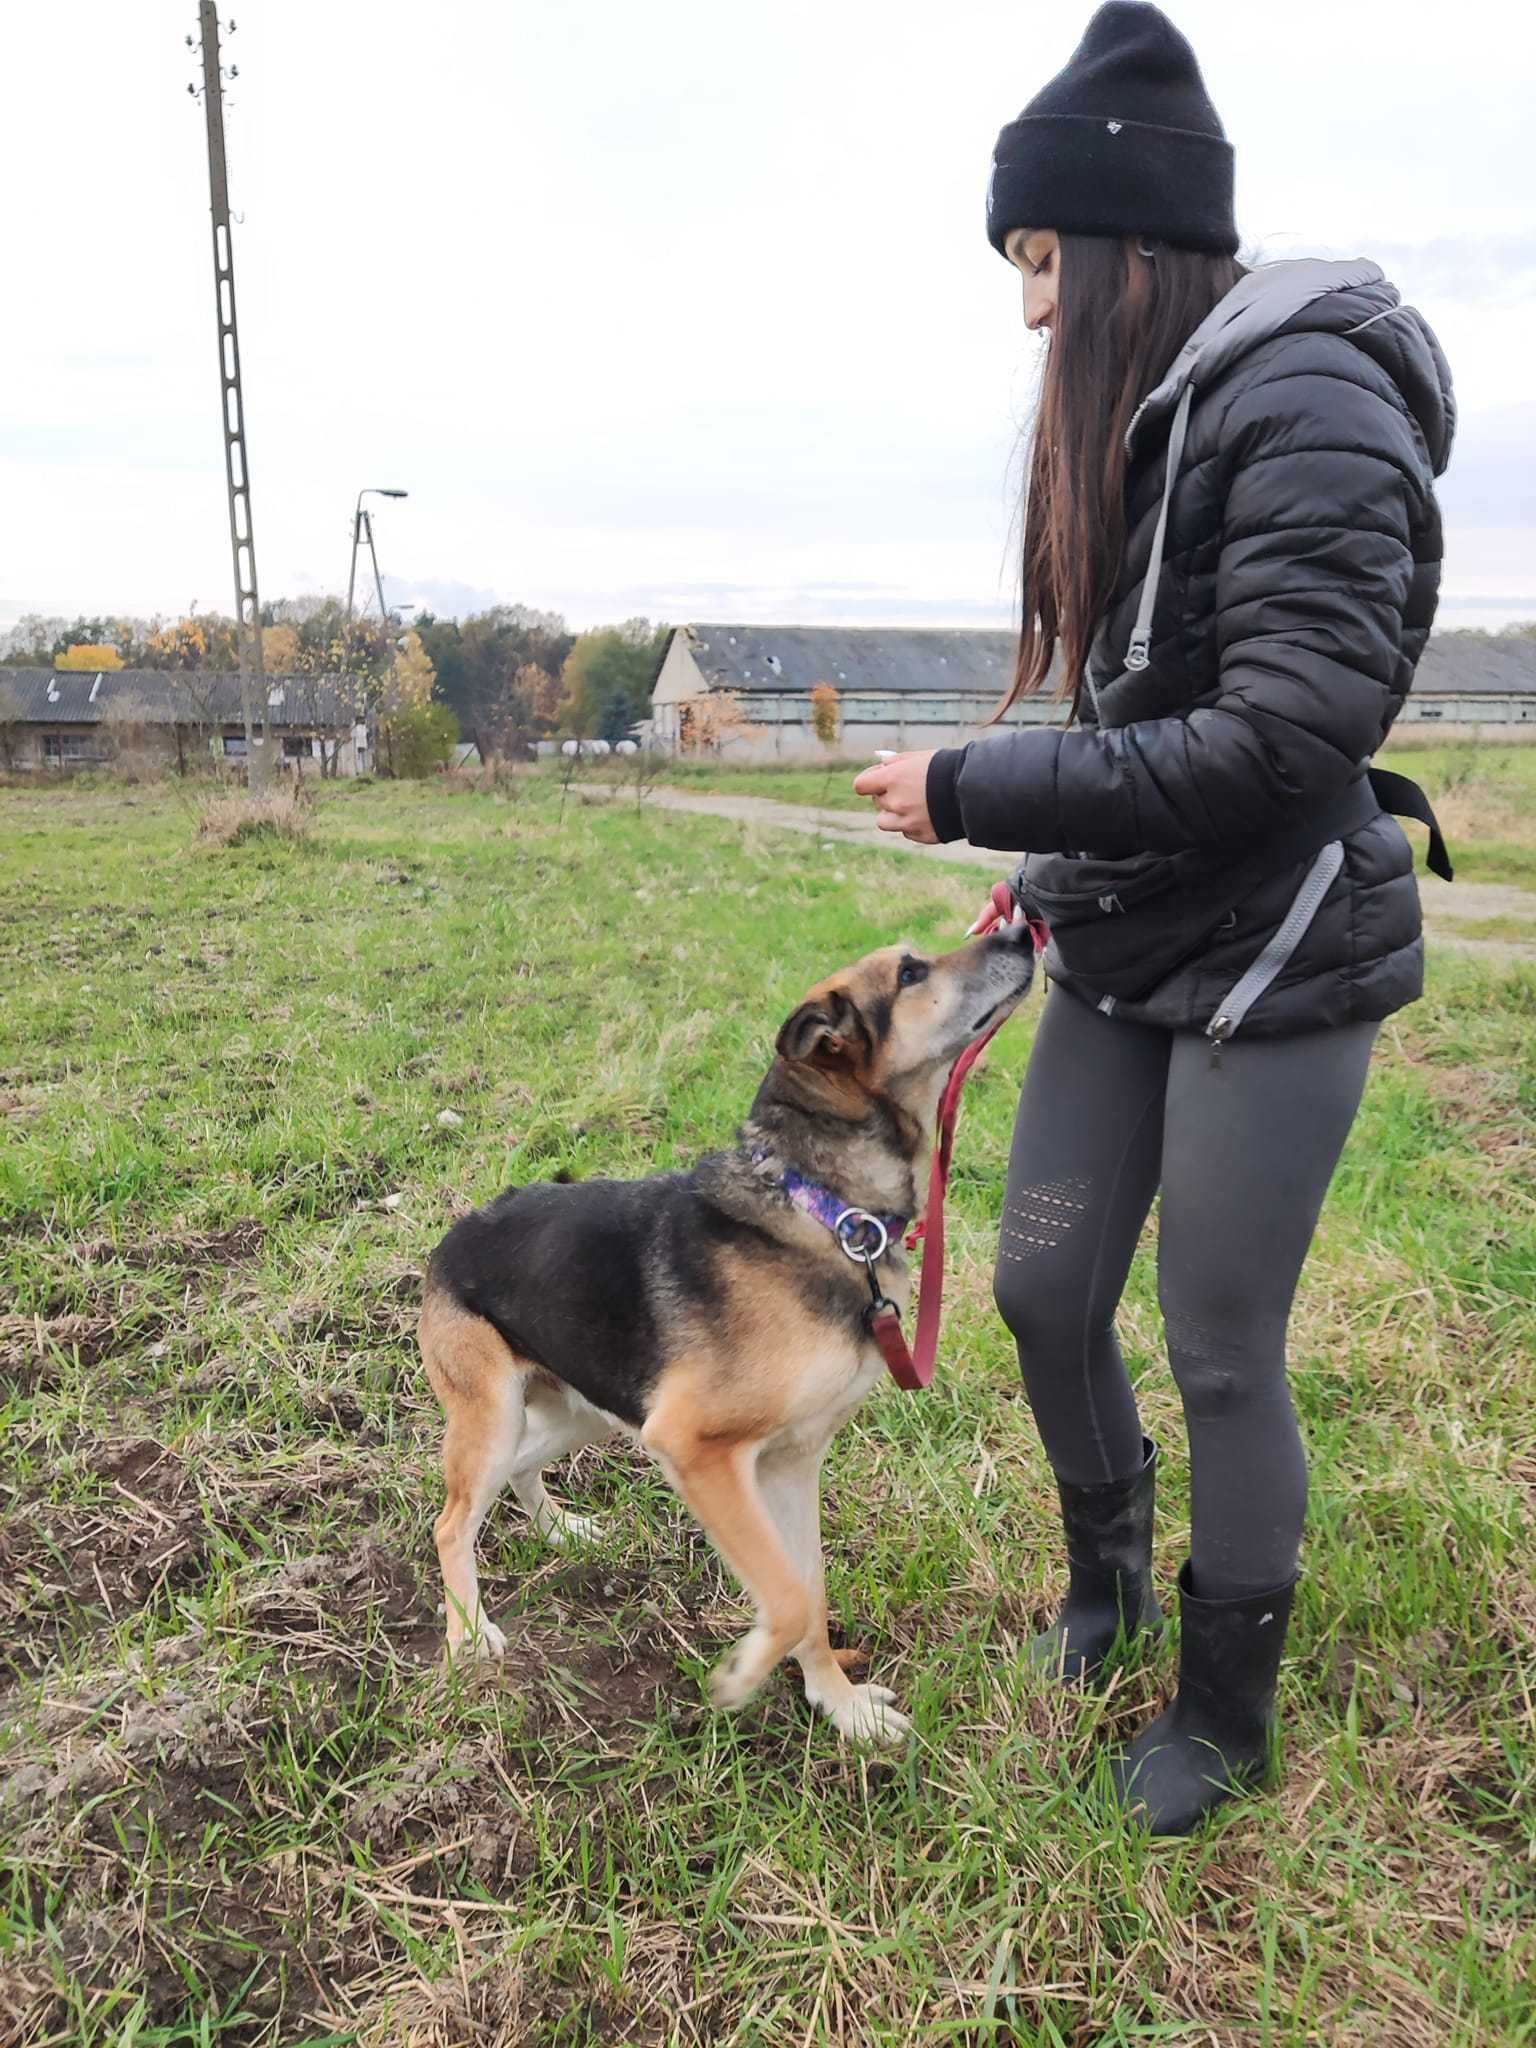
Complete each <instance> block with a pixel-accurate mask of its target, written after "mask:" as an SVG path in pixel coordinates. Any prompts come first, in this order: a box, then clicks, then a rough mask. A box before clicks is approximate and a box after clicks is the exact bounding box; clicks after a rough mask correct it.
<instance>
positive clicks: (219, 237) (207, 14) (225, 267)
mask: <svg viewBox="0 0 1536 2048" xmlns="http://www.w3.org/2000/svg"><path fill="white" fill-rule="evenodd" d="M197 14H198V25H199V27H200V28H201V30H202V38H203V112H204V114H205V116H206V117H207V122H208V196H209V200H210V203H211V205H212V209H213V283H214V294H215V298H216V300H217V310H218V319H219V388H220V393H221V396H222V401H223V411H224V475H225V480H226V483H227V485H228V490H229V545H230V553H231V556H232V557H233V560H234V568H235V620H236V625H237V628H238V631H239V636H240V713H241V717H242V718H243V719H244V721H245V765H246V784H247V787H248V788H250V789H251V790H254V791H258V792H259V791H261V790H263V789H265V788H266V786H267V783H268V782H269V781H270V779H271V774H272V749H271V745H270V743H269V741H268V737H267V727H266V688H265V672H264V669H263V666H262V658H261V599H260V598H259V596H258V595H257V591H256V537H255V534H254V532H253V531H252V528H251V472H250V466H249V464H248V463H247V461H246V454H245V402H244V400H243V398H242V397H241V393H240V336H239V332H238V330H237V329H236V326H235V252H234V247H233V245H232V243H231V241H230V235H229V179H228V174H227V172H226V169H225V164H224V82H223V75H222V73H221V71H220V68H219V14H218V8H217V6H216V4H215V0H199V6H198V10H197ZM230 26H231V28H233V26H234V24H233V22H231V24H230ZM187 40H188V42H190V41H191V40H192V38H191V37H190V36H189V37H188V38H187ZM189 90H195V88H189Z"/></svg>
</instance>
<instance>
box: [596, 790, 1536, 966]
mask: <svg viewBox="0 0 1536 2048" xmlns="http://www.w3.org/2000/svg"><path fill="white" fill-rule="evenodd" d="M613 794H614V795H616V796H617V795H623V794H626V792H623V791H620V790H615V791H614V792H613ZM646 802H647V803H651V804H655V805H658V806H659V807H660V808H661V809H662V810H665V811H693V812H695V813H698V814H700V815H703V816H706V817H712V818H734V819H736V820H737V822H738V823H739V824H743V825H772V826H776V827H777V828H778V829H779V830H781V831H787V832H809V833H812V834H813V835H814V836H815V837H817V838H819V839H821V840H822V841H823V842H828V843H833V844H837V845H841V846H865V847H876V848H883V849H884V850H885V851H886V852H889V853H904V854H907V855H909V856H913V857H915V858H917V859H918V860H936V861H948V862H952V863H958V864H959V865H961V866H963V867H974V868H985V869H986V870H987V872H988V873H989V874H990V875H992V876H994V877H996V876H998V875H1005V874H1007V873H1009V872H1010V870H1011V869H1012V868H1013V867H1014V866H1015V865H1016V861H1017V856H1016V855H1013V854H1007V853H992V852H989V851H988V850H987V849H986V848H985V847H981V846H969V845H967V844H966V842H965V841H964V840H957V841H955V842H953V843H952V844H951V845H949V846H914V845H913V844H912V842H911V841H910V840H907V839H902V838H900V837H899V836H898V835H897V834H896V833H894V832H882V831H881V830H880V829H879V827H878V826H877V825H876V824H875V821H874V817H873V815H870V816H866V815H865V814H864V813H863V812H861V811H828V810H821V809H819V808H818V807H817V806H816V805H814V804H786V803H780V802H778V801H777V799H775V798H773V797H766V796H727V795H724V794H721V793H715V792H711V791H708V790H684V789H665V788H658V789H653V790H652V791H651V792H650V793H649V795H648V796H647V798H646ZM1419 893H1420V895H1421V896H1422V898H1423V902H1424V921H1425V924H1426V926H1427V928H1428V930H1429V932H1430V934H1431V936H1432V937H1433V938H1435V939H1436V940H1437V941H1438V943H1440V944H1441V945H1448V946H1458V947H1461V948H1463V949H1464V950H1465V951H1467V952H1470V953H1476V954H1479V955H1481V956H1482V958H1484V959H1486V960H1536V891H1533V890H1530V889H1515V888H1512V887H1510V886H1509V885H1507V884H1506V883H1503V882H1454V883H1451V882H1442V881H1439V880H1437V878H1436V877H1435V876H1433V875H1426V874H1423V873H1422V872H1421V873H1420V875H1419ZM1493 918H1497V919H1499V920H1500V921H1501V922H1504V921H1508V920H1514V921H1516V922H1518V923H1519V924H1521V925H1528V926H1529V927H1530V930H1529V933H1528V934H1527V933H1525V932H1522V933H1521V934H1520V935H1519V936H1518V937H1516V936H1514V935H1512V934H1510V933H1509V932H1508V931H1505V930H1501V931H1500V932H1499V933H1498V934H1497V936H1493V935H1488V936H1479V934H1478V933H1477V932H1476V930H1475V929H1471V930H1469V929H1468V927H1469V926H1472V927H1475V926H1476V925H1477V924H1479V923H1480V922H1483V921H1485V920H1488V919H1493Z"/></svg>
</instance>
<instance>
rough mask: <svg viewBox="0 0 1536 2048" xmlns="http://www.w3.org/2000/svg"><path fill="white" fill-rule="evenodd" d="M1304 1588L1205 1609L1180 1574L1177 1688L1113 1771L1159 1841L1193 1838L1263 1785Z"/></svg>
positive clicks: (1207, 1603) (1121, 1794) (1121, 1795)
mask: <svg viewBox="0 0 1536 2048" xmlns="http://www.w3.org/2000/svg"><path fill="white" fill-rule="evenodd" d="M1295 1592H1296V1581H1295V1580H1294V1579H1292V1580H1291V1582H1290V1584H1289V1585H1288V1586H1278V1587H1276V1589H1275V1591H1274V1592H1273V1593H1258V1594H1253V1595H1250V1596H1248V1597H1246V1598H1244V1599H1241V1600H1197V1599H1196V1598H1195V1596H1194V1594H1193V1593H1192V1592H1191V1591H1190V1580H1189V1566H1188V1564H1186V1565H1185V1566H1184V1569H1183V1570H1182V1571H1181V1572H1180V1573H1179V1613H1180V1616H1181V1622H1180V1629H1181V1634H1180V1640H1179V1689H1178V1692H1177V1693H1176V1694H1175V1696H1174V1699H1173V1702H1172V1704H1171V1705H1170V1706H1168V1707H1167V1708H1165V1709H1164V1711H1163V1712H1162V1713H1161V1714H1159V1715H1158V1717H1157V1719H1156V1720H1155V1721H1150V1722H1148V1724H1147V1726H1146V1727H1145V1728H1143V1729H1142V1731H1141V1733H1140V1734H1139V1735H1138V1736H1137V1737H1136V1739H1135V1741H1134V1742H1133V1743H1132V1744H1131V1746H1130V1748H1129V1749H1127V1750H1124V1751H1123V1752H1122V1753H1121V1754H1120V1755H1119V1756H1117V1757H1115V1758H1114V1759H1113V1761H1112V1763H1111V1766H1110V1768H1111V1770H1112V1772H1113V1774H1114V1783H1115V1793H1116V1796H1117V1798H1118V1799H1119V1800H1120V1802H1121V1804H1122V1805H1124V1806H1126V1807H1128V1808H1129V1809H1130V1810H1131V1813H1132V1817H1133V1818H1134V1819H1136V1820H1138V1821H1140V1822H1141V1823H1142V1825H1143V1826H1145V1827H1146V1828H1148V1829H1149V1830H1150V1832H1151V1833H1152V1834H1154V1835H1187V1834H1188V1833H1189V1831H1190V1829H1191V1828H1193V1827H1194V1826H1195V1825H1196V1824H1197V1823H1198V1822H1199V1821H1201V1820H1203V1819H1204V1818H1205V1816H1206V1814H1208V1813H1209V1812H1210V1811H1211V1809H1212V1808H1213V1807H1216V1806H1220V1805H1221V1803H1222V1801H1223V1800H1226V1799H1231V1798H1232V1797H1233V1796H1234V1795H1235V1794H1236V1793H1238V1792H1242V1791H1245V1790H1247V1789H1248V1788H1249V1787H1251V1786H1254V1785H1257V1784H1260V1783H1262V1782H1263V1780H1264V1778H1265V1776H1266V1775H1267V1772H1268V1766H1269V1744H1270V1736H1271V1733H1272V1731H1273V1727H1274V1709H1275V1686H1276V1683H1277V1681H1278V1679H1279V1675H1280V1656H1281V1652H1282V1651H1283V1650H1284V1648H1285V1632H1286V1628H1287V1626H1288V1624H1289V1622H1290V1618H1291V1601H1292V1598H1293V1597H1294V1595H1295Z"/></svg>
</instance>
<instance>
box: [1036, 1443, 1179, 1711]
mask: <svg viewBox="0 0 1536 2048" xmlns="http://www.w3.org/2000/svg"><path fill="white" fill-rule="evenodd" d="M1141 1441H1142V1447H1143V1450H1144V1453H1145V1456H1144V1458H1143V1461H1142V1467H1141V1470H1140V1471H1139V1472H1138V1473H1137V1474H1136V1475H1135V1477H1134V1478H1133V1479H1121V1480H1117V1481H1114V1482H1112V1483H1107V1484H1105V1485H1102V1486H1068V1485H1066V1484H1065V1482H1064V1481H1061V1480H1058V1481H1057V1483H1056V1490H1057V1492H1058V1493H1059V1494H1060V1495H1061V1521H1062V1527H1063V1529H1064V1530H1065V1531H1066V1537H1067V1564H1068V1567H1069V1576H1068V1580H1067V1597H1066V1599H1065V1600H1064V1601H1063V1602H1062V1607H1061V1612H1060V1614H1058V1615H1057V1617H1056V1619H1055V1621H1054V1622H1052V1624H1051V1626H1050V1627H1049V1628H1048V1629H1047V1630H1046V1631H1045V1633H1044V1635H1039V1636H1036V1637H1035V1639H1034V1641H1033V1642H1032V1643H1031V1644H1030V1646H1029V1652H1028V1654H1029V1661H1030V1663H1031V1664H1035V1665H1038V1666H1039V1667H1040V1668H1041V1669H1042V1670H1048V1671H1059V1672H1060V1673H1061V1675H1062V1677H1063V1678H1065V1679H1067V1680H1068V1681H1069V1682H1070V1683H1072V1684H1081V1683H1082V1682H1083V1681H1084V1680H1087V1679H1091V1678H1094V1677H1095V1676H1096V1675H1097V1674H1098V1671H1099V1667H1100V1666H1101V1665H1102V1664H1103V1662H1104V1659H1105V1658H1106V1657H1107V1656H1108V1654H1109V1652H1110V1650H1111V1648H1112V1647H1113V1645H1114V1643H1115V1641H1116V1639H1117V1638H1120V1637H1122V1636H1123V1638H1124V1640H1125V1641H1126V1642H1129V1641H1131V1640H1132V1638H1134V1637H1136V1636H1138V1635H1141V1634H1143V1633H1145V1632H1146V1631H1149V1630H1150V1631H1154V1632H1155V1633H1156V1634H1159V1635H1160V1634H1161V1633H1162V1628H1163V1616H1162V1610H1161V1608H1159V1606H1158V1604H1157V1600H1156V1598H1155V1596H1154V1594H1153V1591H1152V1507H1153V1499H1154V1496H1155V1494H1156V1491H1157V1445H1156V1444H1155V1443H1153V1441H1152V1439H1151V1438H1150V1437H1143V1438H1142V1440H1141Z"/></svg>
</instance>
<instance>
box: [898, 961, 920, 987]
mask: <svg viewBox="0 0 1536 2048" xmlns="http://www.w3.org/2000/svg"><path fill="white" fill-rule="evenodd" d="M927 979H928V962H927V961H926V960H903V961H902V963H901V970H900V972H899V973H898V974H897V976H896V986H897V987H898V988H916V986H917V984H918V983H919V982H920V981H926V980H927Z"/></svg>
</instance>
